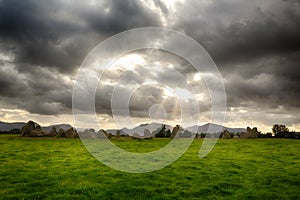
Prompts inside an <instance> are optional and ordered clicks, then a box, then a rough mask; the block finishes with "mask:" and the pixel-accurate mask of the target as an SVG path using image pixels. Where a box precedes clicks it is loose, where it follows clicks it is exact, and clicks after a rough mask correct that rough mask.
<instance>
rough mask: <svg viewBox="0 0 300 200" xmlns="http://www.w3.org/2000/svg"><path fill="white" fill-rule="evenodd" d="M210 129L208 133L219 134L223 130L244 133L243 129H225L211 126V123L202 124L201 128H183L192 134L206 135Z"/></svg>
mask: <svg viewBox="0 0 300 200" xmlns="http://www.w3.org/2000/svg"><path fill="white" fill-rule="evenodd" d="M209 127H210V130H211V131H210V133H215V132H219V131H223V130H228V131H229V132H232V133H240V132H246V129H245V128H229V127H225V126H221V125H218V124H212V123H207V124H204V125H202V126H197V125H195V126H191V127H188V128H185V130H188V131H191V132H194V133H207V132H208V129H209Z"/></svg>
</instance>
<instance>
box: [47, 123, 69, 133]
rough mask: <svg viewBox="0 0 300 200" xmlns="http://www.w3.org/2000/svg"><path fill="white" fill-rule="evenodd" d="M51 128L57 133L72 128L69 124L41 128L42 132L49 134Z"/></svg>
mask: <svg viewBox="0 0 300 200" xmlns="http://www.w3.org/2000/svg"><path fill="white" fill-rule="evenodd" d="M53 127H55V128H56V131H58V130H59V129H63V130H65V131H66V130H68V129H70V128H72V126H71V125H70V124H55V125H51V126H42V130H43V131H45V132H48V133H49V132H50V131H51V129H52V128H53Z"/></svg>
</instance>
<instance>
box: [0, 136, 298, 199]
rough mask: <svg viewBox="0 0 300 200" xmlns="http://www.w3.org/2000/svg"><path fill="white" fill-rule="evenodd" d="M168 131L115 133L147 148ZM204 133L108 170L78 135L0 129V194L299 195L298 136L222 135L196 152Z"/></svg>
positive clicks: (125, 144) (135, 147)
mask: <svg viewBox="0 0 300 200" xmlns="http://www.w3.org/2000/svg"><path fill="white" fill-rule="evenodd" d="M168 142H169V140H168V139H154V140H144V141H137V140H114V143H115V144H117V145H118V146H120V147H122V148H124V149H127V150H129V151H139V152H147V151H153V150H155V149H158V148H159V147H162V146H164V145H165V144H166V143H168ZM201 143H202V140H195V141H194V142H193V144H192V145H191V147H190V148H189V150H188V151H187V152H186V153H185V154H184V155H183V156H182V157H181V158H180V159H178V160H177V161H176V162H174V163H173V164H171V165H170V166H167V167H166V168H164V169H162V170H159V171H155V172H150V173H144V174H130V173H125V172H120V171H116V170H113V169H111V168H109V167H107V166H105V165H103V164H102V163H100V162H99V161H97V160H96V159H95V158H93V157H92V156H91V155H90V154H89V153H88V152H87V150H86V149H85V148H84V146H83V145H82V143H81V141H80V140H79V139H63V138H21V137H20V136H8V135H1V136H0V147H1V148H0V151H1V154H0V173H1V176H0V199H300V154H299V147H300V140H289V139H252V140H251V139H248V140H247V139H244V140H243V139H232V140H222V139H220V140H219V141H218V143H217V144H216V146H215V148H214V149H213V151H212V152H211V153H210V154H209V155H208V156H207V157H205V158H203V159H199V157H198V153H199V148H200V146H201Z"/></svg>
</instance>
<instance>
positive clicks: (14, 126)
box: [0, 122, 26, 131]
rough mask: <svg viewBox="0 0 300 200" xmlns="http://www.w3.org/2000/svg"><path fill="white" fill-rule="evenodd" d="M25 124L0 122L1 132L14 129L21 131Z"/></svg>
mask: <svg viewBox="0 0 300 200" xmlns="http://www.w3.org/2000/svg"><path fill="white" fill-rule="evenodd" d="M25 124H26V123H24V122H12V123H10V122H0V131H10V130H12V129H19V130H21V129H22V127H23V126H24V125H25Z"/></svg>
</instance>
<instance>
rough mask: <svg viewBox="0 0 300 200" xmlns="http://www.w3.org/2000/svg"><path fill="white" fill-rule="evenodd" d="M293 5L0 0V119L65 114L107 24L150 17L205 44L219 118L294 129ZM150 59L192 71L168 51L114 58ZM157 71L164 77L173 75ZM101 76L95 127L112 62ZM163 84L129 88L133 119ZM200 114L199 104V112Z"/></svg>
mask: <svg viewBox="0 0 300 200" xmlns="http://www.w3.org/2000/svg"><path fill="white" fill-rule="evenodd" d="M299 10H300V2H299V1H298V0H267V1H261V0H253V1H241V0H239V1H238V0H222V1H218V0H216V1H212V0H203V1H202V0H178V1H176V0H165V1H162V0H146V1H137V0H136V1H135V0H113V1H110V0H108V1H97V0H87V1H70V0H50V1H41V0H21V1H20V0H0V120H1V121H10V122H11V121H28V120H29V119H32V120H35V121H37V122H39V123H40V124H42V125H47V124H53V123H70V124H73V117H72V89H73V83H74V80H75V76H76V72H77V70H78V68H79V66H80V64H81V62H82V61H83V60H84V58H85V57H86V56H87V55H88V53H89V52H90V51H91V50H92V49H93V48H94V47H95V46H96V45H97V44H98V43H99V42H101V41H103V40H104V39H106V38H108V37H110V36H112V35H114V34H117V33H119V32H122V31H125V30H128V29H132V28H138V27H149V26H152V27H153V26H154V27H166V28H170V29H174V30H177V31H180V32H182V33H184V34H186V35H188V36H190V37H192V38H193V39H195V40H196V41H198V42H199V43H200V44H201V45H202V46H203V47H204V48H205V49H206V50H207V52H208V53H209V54H210V56H211V57H212V59H213V60H214V61H215V63H216V65H217V66H218V68H219V70H220V73H221V75H222V77H223V81H224V84H225V88H226V94H227V106H228V107H227V118H226V121H225V125H227V126H231V127H245V126H258V128H259V129H260V130H263V131H270V128H271V126H272V125H273V124H274V123H283V124H286V125H287V126H288V127H290V128H291V129H293V130H300V112H299V111H300V87H299V85H300V66H299V63H300V37H299V35H300V11H299ZM149 54H151V55H152V57H151V56H148V55H149ZM155 58H156V59H157V60H155ZM157 62H159V63H163V64H164V65H175V66H176V67H177V68H176V69H177V70H178V71H179V72H180V73H182V74H184V75H185V76H186V77H191V80H194V81H195V82H197V80H198V79H197V76H195V74H193V71H189V70H186V69H187V68H188V67H187V66H188V63H186V62H185V61H184V60H182V59H180V58H178V57H176V56H174V55H171V54H168V53H167V52H160V51H158V52H150V53H149V51H141V52H135V53H133V54H131V55H128V56H127V57H125V58H124V59H123V60H122V61H120V63H119V64H120V65H122V66H123V67H125V68H126V67H132V65H138V66H140V65H144V64H153V63H157ZM145 72H147V69H145V68H143V67H141V68H139V70H138V72H137V73H140V74H143V73H145ZM160 72H161V74H162V75H161V77H160V78H161V79H163V80H164V81H165V82H166V83H169V84H170V85H171V86H172V84H173V83H174V81H176V79H175V80H174V78H172V76H171V75H170V74H169V73H164V71H163V70H162V71H160ZM115 73H116V74H117V73H118V72H115ZM134 75H137V74H136V73H135V74H134ZM168 75H169V76H168ZM129 79H130V77H129ZM106 81H107V84H103V85H102V86H101V87H100V88H99V89H100V90H101V93H100V95H99V97H98V98H96V102H97V103H96V110H97V113H98V116H99V119H101V120H102V122H106V124H107V125H106V127H103V128H112V127H114V125H113V121H112V119H111V117H110V115H111V107H110V106H111V103H110V95H109V94H110V93H111V88H112V87H113V84H112V83H113V82H114V72H112V73H111V74H109V73H108V74H107V80H106ZM109 81H110V83H109ZM124 87H125V88H126V84H124ZM146 89H147V90H146ZM149 90H150V92H149ZM146 91H148V92H146ZM167 93H168V92H167V91H163V90H161V88H151V87H149V88H144V90H140V91H139V92H137V93H135V94H134V97H133V98H132V102H130V105H131V107H130V108H131V114H132V117H133V118H135V120H136V122H137V123H140V122H147V117H148V115H147V113H148V110H147V109H148V108H149V106H150V105H151V104H153V103H154V104H155V103H159V102H157V101H158V100H159V99H160V97H161V96H163V95H166V94H167ZM104 94H107V95H104ZM147 95H148V96H147ZM154 97H155V99H153V98H154ZM172 98H173V97H172V95H170V98H169V99H168V100H167V101H166V102H165V105H166V106H167V107H168V105H174V101H175V100H174V99H172ZM199 98H200V97H199ZM200 99H201V98H200ZM146 108H147V109H146ZM166 110H167V111H168V108H166ZM170 110H172V109H171V108H170ZM175 118H176V117H174V118H172V117H170V121H169V122H170V123H172V119H174V120H175ZM206 119H207V120H208V118H207V117H206V114H205V109H204V112H203V116H202V118H201V122H203V123H205V122H206V121H205V120H206ZM87 126H88V122H87Z"/></svg>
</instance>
